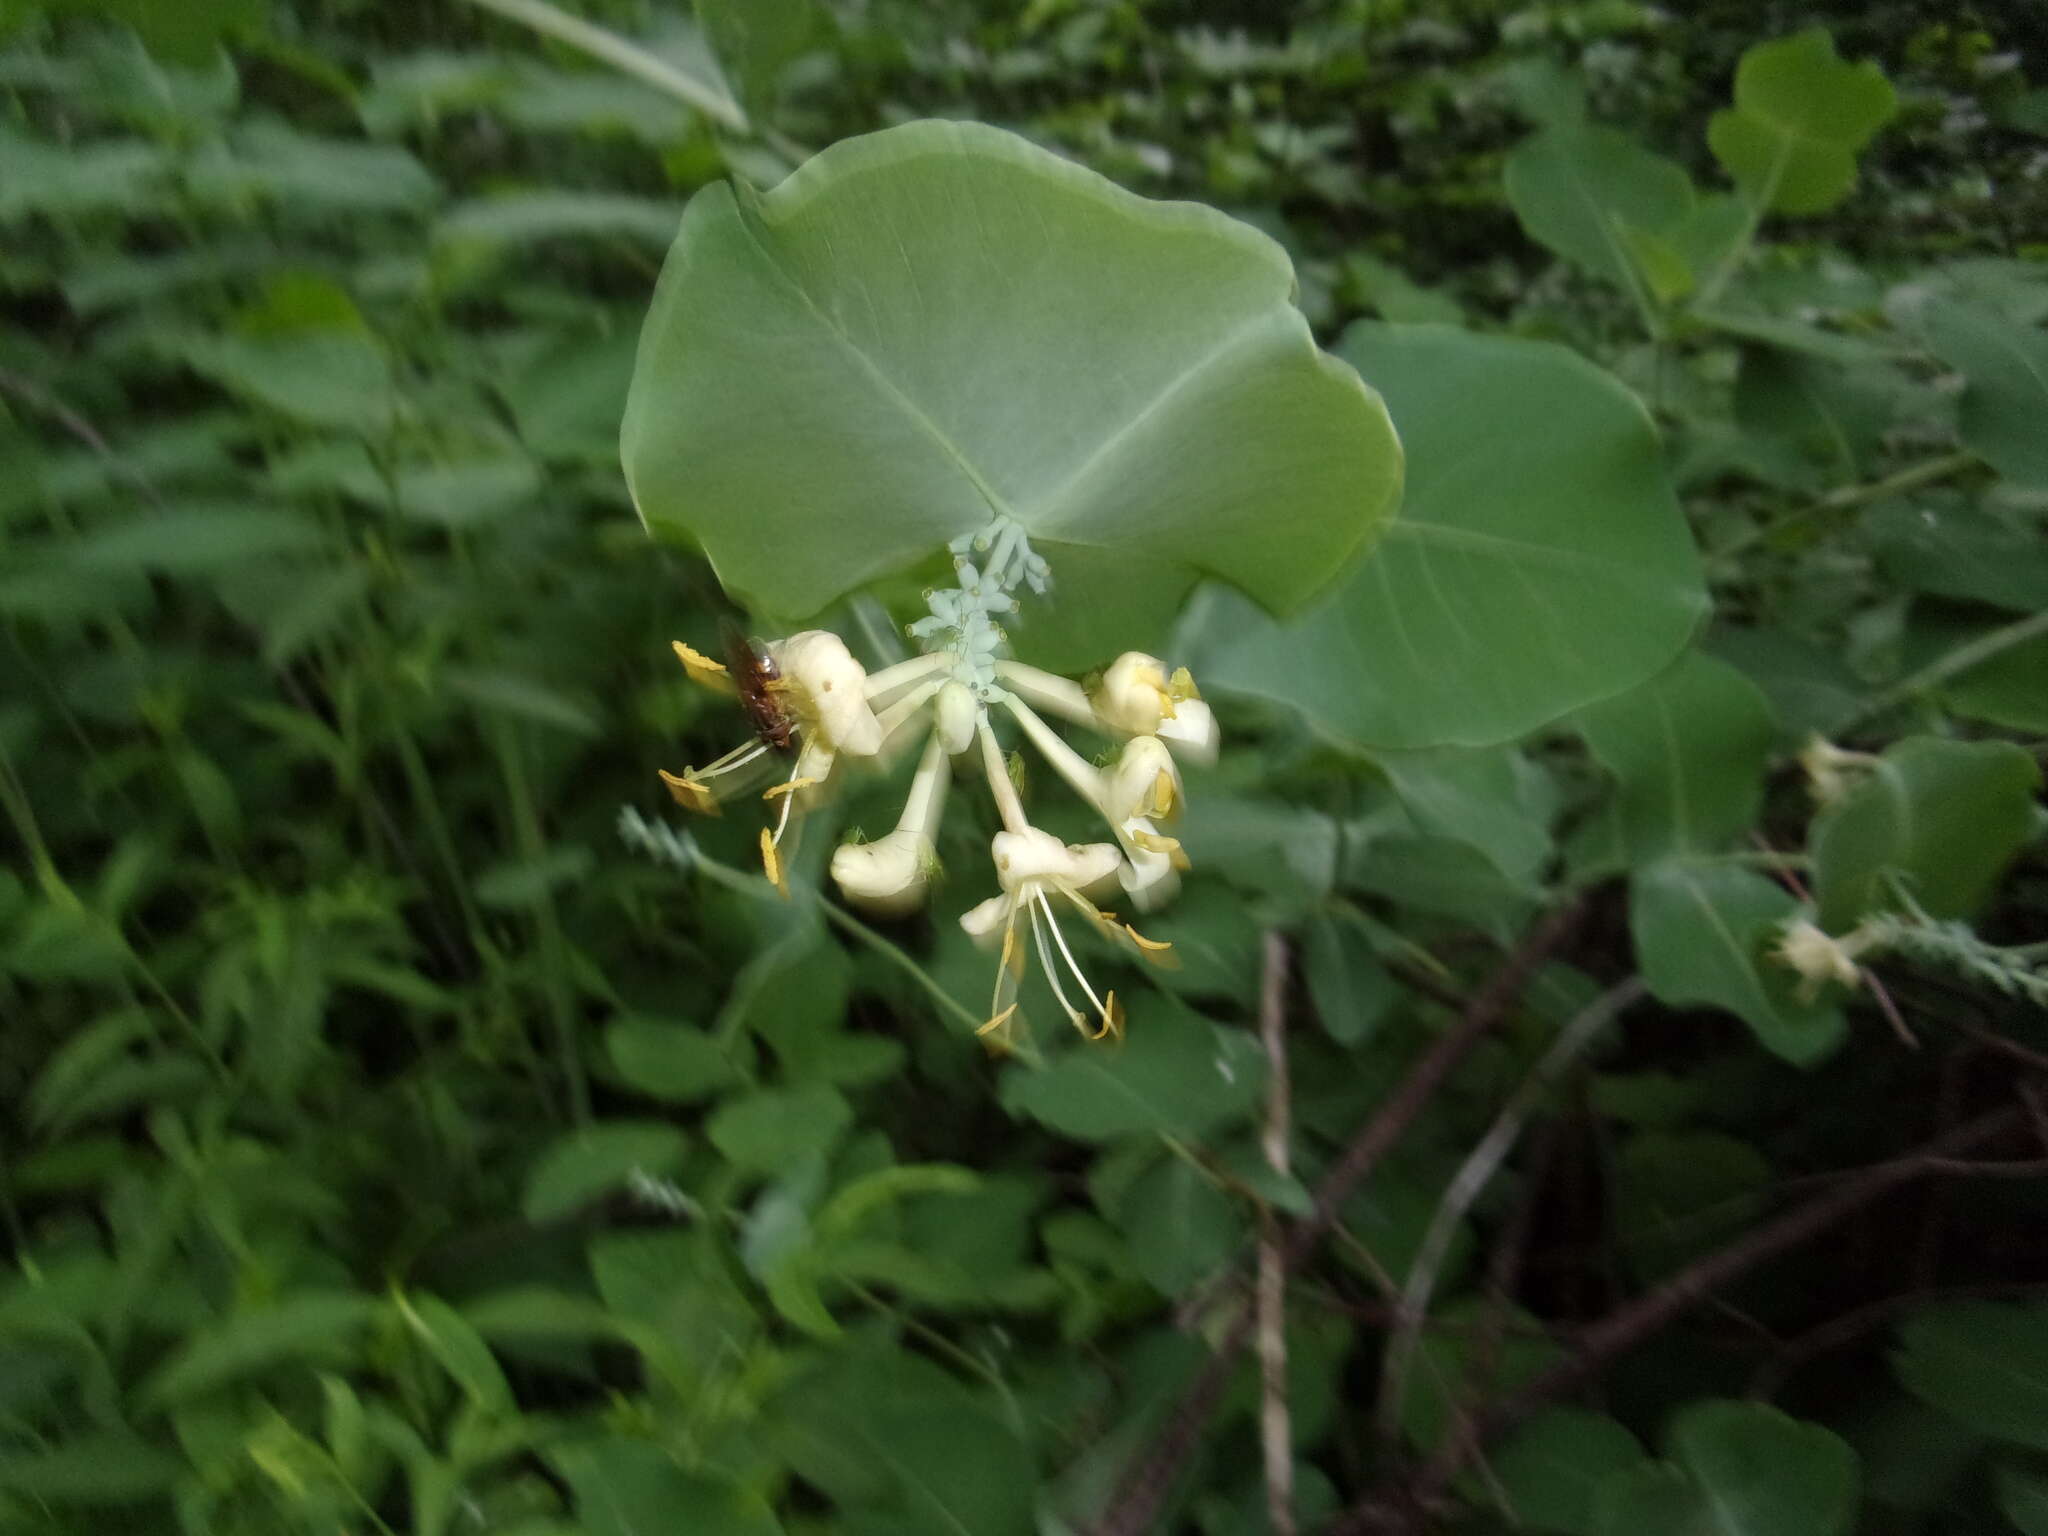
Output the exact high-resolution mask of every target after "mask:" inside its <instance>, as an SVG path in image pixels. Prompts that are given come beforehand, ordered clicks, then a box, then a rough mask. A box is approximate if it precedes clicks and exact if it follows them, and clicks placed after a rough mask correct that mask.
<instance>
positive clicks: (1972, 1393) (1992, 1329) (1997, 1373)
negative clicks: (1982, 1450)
mask: <svg viewBox="0 0 2048 1536" xmlns="http://www.w3.org/2000/svg"><path fill="white" fill-rule="evenodd" d="M1892 1368H1893V1369H1894V1370H1896V1371H1897V1372H1898V1376H1899V1380H1900V1381H1902V1382H1904V1383H1905V1385H1906V1386H1907V1388H1908V1389H1909V1390H1911V1391H1912V1392H1914V1393H1915V1394H1916V1395H1918V1396H1919V1397H1921V1398H1924V1399H1925V1400H1926V1401H1928V1402H1930V1403H1932V1404H1933V1405H1934V1406H1935V1407H1937V1408H1939V1409H1940V1410H1941V1411H1942V1412H1943V1413H1946V1414H1947V1415H1949V1417H1951V1418H1953V1419H1956V1420H1958V1421H1959V1422H1961V1423H1964V1424H1967V1425H1968V1426H1969V1427H1970V1428H1972V1429H1974V1430H1977V1431H1978V1432H1979V1433H1981V1434H1986V1435H1990V1436H1993V1437H1994V1438H1996V1439H1999V1440H2011V1441H2015V1442H2017V1443H2018V1444H2021V1445H2031V1446H2034V1447H2036V1448H2039V1449H2048V1307H2042V1306H2040V1305H2038V1304H2036V1305H2018V1304H2014V1303H2009V1302H1998V1301H1976V1300H1966V1301H1953V1302H1946V1303H1943V1304H1941V1305H1938V1306H1933V1307H1929V1308H1927V1309H1926V1310H1924V1311H1921V1312H1917V1313H1915V1314H1914V1315H1913V1316H1912V1317H1910V1318H1909V1319H1907V1320H1906V1322H1905V1323H1904V1324H1902V1325H1901V1326H1900V1328H1899V1349H1898V1351H1897V1352H1896V1353H1895V1354H1894V1355H1893V1356H1892Z"/></svg>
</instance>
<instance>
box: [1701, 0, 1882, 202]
mask: <svg viewBox="0 0 2048 1536" xmlns="http://www.w3.org/2000/svg"><path fill="white" fill-rule="evenodd" d="M1896 105H1897V96H1896V95H1895V94H1894V92H1893V91H1892V87H1891V82H1890V81H1888V80H1886V79H1885V77H1884V71H1883V70H1881V69H1879V68H1878V67H1877V65H1876V64H1875V63H1873V62H1872V61H1870V60H1868V59H1866V60H1864V61H1863V62H1862V63H1859V64H1851V63H1848V62H1847V61H1846V60H1844V59H1842V58H1841V57H1839V56H1838V55H1837V54H1836V52H1835V43H1834V39H1833V38H1831V37H1829V36H1828V34H1827V32H1826V31H1825V30H1824V29H1822V28H1820V27H1814V28H1812V29H1810V30H1808V31H1805V32H1801V33H1799V34H1798V35H1797V36H1796V37H1787V38H1781V39H1779V40H1778V41H1777V42H1771V43H1758V44H1757V45H1756V46H1755V47H1753V48H1751V49H1749V50H1748V51H1747V52H1745V53H1744V54H1743V55H1742V62H1741V63H1739V64H1738V65H1737V66H1736V68H1735V105H1734V106H1733V107H1730V108H1726V109H1724V110H1722V111H1719V112H1716V113H1715V114H1714V117H1713V121H1712V122H1710V123H1709V124H1708V125H1707V144H1708V146H1709V147H1710V148H1711V149H1712V150H1713V151H1714V158H1715V159H1717V160H1719V161H1720V162H1721V164H1722V166H1723V167H1725V168H1726V170H1727V172H1728V174H1729V175H1730V176H1733V177H1734V178H1735V181H1736V184H1737V185H1739V186H1740V187H1741V188H1742V190H1743V193H1744V195H1745V196H1747V197H1748V198H1749V200H1750V202H1751V203H1752V204H1753V205H1754V206H1756V207H1758V208H1768V209H1771V210H1773V211H1775V212H1778V213H1823V212H1825V211H1826V210H1827V209H1829V208H1832V207H1834V206H1835V204H1836V203H1839V202H1840V201H1841V200H1842V199H1843V198H1844V197H1846V196H1847V195H1848V193H1849V189H1850V188H1851V187H1852V186H1854V185H1855V183H1856V154H1857V151H1859V150H1861V149H1862V148H1863V146H1864V145H1865V144H1867V143H1869V142H1870V139H1871V136H1872V135H1873V134H1875V133H1876V132H1877V130H1878V129H1879V128H1882V127H1883V126H1884V124H1885V122H1886V120H1887V119H1889V118H1890V117H1891V115H1892V111H1893V108H1894V107H1895V106H1896Z"/></svg>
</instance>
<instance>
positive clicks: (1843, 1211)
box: [1330, 1106, 2026, 1536]
mask: <svg viewBox="0 0 2048 1536" xmlns="http://www.w3.org/2000/svg"><path fill="white" fill-rule="evenodd" d="M2025 1124H2026V1114H2025V1111H2024V1110H2022V1109H2021V1108H2019V1107H2018V1106H2014V1107H2011V1108H2007V1109H2001V1110H1998V1111H1995V1112H1994V1113H1992V1114H1988V1115H1984V1116H1981V1117H1980V1118H1978V1119H1975V1120H1972V1121H1969V1122H1968V1123H1967V1124H1964V1125H1960V1126H1958V1127H1956V1128H1955V1129H1954V1130H1951V1131H1948V1132H1946V1133H1945V1134H1943V1135H1941V1136H1938V1137H1936V1138H1935V1139H1934V1140H1932V1141H1930V1142H1928V1143H1927V1144H1926V1145H1925V1146H1924V1147H1922V1148H1921V1149H1920V1150H1919V1151H1918V1152H1915V1153H1912V1154H1910V1155H1908V1156H1906V1157H1901V1158H1896V1159H1894V1160H1892V1161H1890V1162H1885V1163H1877V1164H1874V1165H1872V1166H1871V1167H1868V1168H1865V1169H1863V1170H1862V1171H1861V1172H1860V1173H1857V1174H1854V1175H1852V1176H1850V1177H1848V1178H1845V1179H1844V1180H1842V1181H1841V1182H1840V1183H1839V1184H1837V1185H1836V1186H1835V1187H1834V1188H1833V1189H1831V1190H1829V1191H1828V1192H1827V1193H1825V1194H1822V1195H1819V1196H1816V1197H1815V1198H1814V1199H1812V1200H1810V1201H1808V1202H1807V1203H1806V1204H1804V1205H1801V1206H1798V1207H1796V1208H1795V1209H1793V1210H1790V1211H1787V1212H1786V1213H1785V1214H1784V1215H1782V1216H1780V1217H1778V1218H1777V1219H1776V1220H1775V1221H1769V1222H1766V1223H1765V1224H1764V1225H1763V1226H1760V1227H1757V1228H1755V1229H1754V1230H1753V1231H1751V1232H1749V1233H1747V1234H1745V1235H1744V1236H1742V1237H1741V1238H1738V1239H1737V1240H1736V1241H1735V1242H1733V1243H1730V1244H1729V1245H1728V1246H1727V1247H1725V1248H1722V1249H1720V1250H1718V1251H1717V1252H1714V1253H1711V1254H1709V1255H1707V1256H1706V1257H1705V1258H1703V1259H1700V1260H1699V1261H1698V1262H1696V1263H1694V1264H1691V1265H1688V1266H1687V1267H1686V1268H1685V1269H1683V1270H1681V1271H1680V1272H1679V1273H1678V1274H1676V1275H1673V1276H1672V1277H1671V1278H1670V1279H1669V1280H1667V1281H1665V1282H1664V1283H1663V1284H1662V1285H1660V1286H1658V1287H1657V1288H1656V1289H1655V1290H1653V1291H1651V1292H1650V1293H1649V1294H1648V1295H1645V1296H1642V1297H1639V1298H1638V1299H1637V1300H1635V1301H1633V1302H1630V1303H1629V1304H1628V1305H1627V1306H1624V1307H1622V1308H1621V1309H1619V1310H1618V1311H1616V1312H1614V1313H1612V1314H1610V1315H1609V1316H1608V1317H1607V1318H1606V1319H1605V1320H1604V1321H1602V1322H1599V1323H1596V1324H1594V1325H1593V1326H1592V1327H1590V1328H1588V1329H1586V1330H1585V1331H1584V1332H1582V1333H1581V1334H1580V1335H1579V1336H1578V1339H1577V1347H1576V1349H1575V1350H1574V1351H1573V1353H1572V1355H1571V1356H1570V1358H1568V1359H1566V1360H1564V1361H1561V1362H1560V1363H1559V1364H1557V1365H1555V1366H1553V1367H1552V1368H1551V1369H1550V1370H1548V1371H1546V1372H1544V1373H1543V1374H1542V1375H1541V1376H1538V1377H1537V1378H1536V1379H1535V1380H1534V1381H1532V1382H1530V1383H1529V1384H1528V1385H1527V1386H1525V1387H1523V1388H1522V1389H1521V1391H1519V1392H1517V1393H1515V1394H1514V1395H1513V1396H1512V1397H1509V1398H1508V1399H1506V1400H1505V1401H1504V1402H1501V1403H1499V1404H1497V1405H1495V1406H1494V1407H1493V1408H1491V1409H1489V1410H1488V1411H1487V1412H1485V1413H1483V1414H1481V1415H1480V1416H1479V1420H1478V1423H1477V1424H1476V1426H1475V1433H1474V1436H1473V1437H1472V1439H1471V1440H1470V1441H1465V1442H1446V1444H1445V1446H1444V1447H1443V1448H1441V1449H1439V1451H1438V1452H1437V1454H1436V1456H1435V1457H1433V1458H1432V1459H1431V1461H1430V1462H1429V1464H1428V1465H1427V1466H1425V1467H1424V1468H1423V1469H1422V1471H1421V1473H1420V1474H1419V1475H1418V1476H1417V1477H1416V1479H1415V1481H1414V1483H1413V1484H1412V1485H1411V1488H1410V1490H1409V1491H1408V1492H1406V1493H1404V1494H1397V1495H1395V1496H1394V1498H1393V1499H1392V1500H1388V1499H1387V1498H1385V1497H1376V1496H1368V1497H1367V1498H1366V1499H1364V1500H1361V1501H1360V1502H1359V1503H1358V1504H1356V1505H1354V1506H1353V1507H1352V1508H1351V1509H1350V1510H1349V1511H1347V1512H1346V1514H1345V1515H1344V1516H1343V1518H1342V1519H1340V1520H1339V1521H1338V1522H1337V1523H1336V1524H1335V1525H1333V1526H1332V1527H1331V1528H1330V1529H1331V1533H1332V1536H1362V1533H1364V1532H1368V1531H1389V1530H1404V1529H1407V1530H1417V1529H1422V1528H1424V1527H1423V1526H1422V1525H1421V1524H1419V1523H1418V1521H1420V1520H1421V1519H1422V1514H1421V1512H1422V1511H1424V1510H1426V1509H1428V1508H1429V1507H1430V1506H1432V1505H1433V1504H1435V1503H1436V1502H1437V1500H1439V1499H1440V1498H1441V1497H1442V1494H1443V1491H1444V1490H1445V1489H1446V1488H1448V1487H1449V1486H1450V1482H1451V1479H1452V1478H1453V1477H1455V1476H1456V1475H1457V1474H1458V1471H1459V1470H1460V1468H1461V1467H1462V1466H1463V1465H1464V1461H1465V1457H1466V1455H1467V1454H1468V1452H1469V1451H1470V1449H1471V1448H1472V1446H1473V1445H1475V1444H1476V1445H1480V1446H1483V1445H1485V1444H1486V1443H1487V1442H1489V1441H1491V1440H1493V1439H1495V1438H1497V1437H1498V1436H1499V1435H1501V1434H1502V1433H1504V1432H1505V1431H1507V1430H1509V1429H1512V1428H1513V1427H1514V1426H1515V1425H1517V1424H1519V1423H1520V1422H1521V1421H1522V1420H1523V1419H1525V1418H1527V1417H1528V1415H1529V1414H1530V1413H1531V1412H1533V1411H1534V1410H1535V1409H1536V1408H1538V1407H1540V1406H1541V1405H1542V1404H1544V1403H1546V1402H1549V1401H1550V1400H1551V1399H1552V1398H1555V1397H1558V1396H1561V1395H1562V1394H1564V1393H1566V1392H1569V1391H1571V1390H1573V1389H1574V1388H1576V1387H1579V1386H1581V1385H1583V1384H1584V1383H1586V1382H1587V1381H1590V1380H1591V1379H1592V1378H1594V1377H1595V1376H1597V1375H1599V1373H1600V1372H1601V1371H1602V1370H1604V1369H1605V1368H1606V1367H1607V1366H1608V1365H1609V1364H1611V1363H1612V1362H1613V1361H1614V1360H1616V1359H1617V1358H1619V1357H1620V1356H1622V1355H1624V1354H1627V1353H1628V1352H1629V1351H1630V1350H1632V1349H1634V1348H1635V1347H1636V1346H1637V1345H1639V1344H1641V1343H1643V1342H1644V1341H1645V1340H1647V1339H1649V1338H1650V1337H1651V1336H1652V1335H1654V1334H1656V1333H1658V1332H1659V1331H1661V1330H1662V1329H1664V1328H1665V1327H1667V1326H1668V1325H1670V1324H1671V1323H1672V1322H1674V1321H1676V1320H1677V1319H1678V1318H1679V1317H1681V1316H1683V1315H1684V1314H1685V1313H1686V1312H1688V1311H1690V1310H1691V1309H1692V1308H1693V1307H1695V1306H1698V1305H1699V1304H1700V1303H1702V1302H1704V1301H1706V1300H1707V1299H1709V1298H1710V1297H1711V1296H1712V1295H1713V1293H1714V1292H1715V1291H1717V1290H1719V1289H1721V1288H1722V1287H1723V1286H1725V1285H1727V1284H1728V1283H1729V1282H1730V1281H1731V1280H1734V1279H1735V1278H1736V1277H1737V1276H1739V1275H1742V1274H1745V1273H1747V1272H1748V1271H1749V1270H1751V1269H1754V1268H1755V1267H1756V1266H1757V1265H1759V1264H1761V1263H1763V1262H1764V1261H1765V1260H1767V1259H1771V1258H1774V1257H1776V1256H1777V1255H1778V1254H1780V1253H1783V1252H1784V1251H1785V1250H1786V1249H1788V1248H1794V1247H1797V1246H1798V1245H1799V1244H1800V1243H1803V1242H1806V1241H1807V1240H1809V1239H1811V1238H1813V1237H1816V1236H1818V1235H1819V1234H1820V1233H1822V1232H1824V1231H1826V1230H1827V1229H1828V1228H1829V1227H1831V1226H1833V1225H1834V1224H1835V1223H1836V1222H1839V1221H1841V1220H1843V1219H1845V1218H1846V1217H1849V1216H1852V1215H1854V1214H1855V1213H1856V1212H1857V1211H1859V1210H1861V1209H1863V1207H1865V1206H1867V1205H1869V1204H1871V1203H1872V1202H1874V1201H1876V1200H1878V1199H1880V1198H1882V1197H1883V1196H1885V1195H1887V1194H1889V1193H1891V1192H1892V1191H1893V1190H1895V1189H1898V1188H1899V1187H1901V1186H1902V1185H1905V1184H1908V1183H1911V1182H1912V1181H1913V1180H1915V1179H1919V1178H1925V1177H1929V1176H1934V1175H1941V1174H1953V1173H1976V1172H1979V1171H1981V1170H1982V1169H1984V1168H1985V1167H1986V1166H1989V1167H1993V1168H2003V1167H2007V1166H2010V1165H2006V1164H1989V1165H1986V1164H1980V1163H1971V1162H1966V1161H1963V1160H1962V1158H1961V1155H1962V1154H1964V1153H1967V1152H1971V1151H1974V1150H1975V1149H1977V1148H1978V1147H1981V1146H1984V1145H1986V1144H1987V1143H1989V1142H1993V1141H1996V1140H1997V1139H1998V1138H1999V1137H2001V1136H2006V1135H2009V1134H2011V1133H2012V1132H2013V1131H2015V1130H2017V1129H2020V1128H2022V1127H2023V1126H2025Z"/></svg>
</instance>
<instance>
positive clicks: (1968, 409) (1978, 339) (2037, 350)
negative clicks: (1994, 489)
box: [1918, 300, 2048, 487]
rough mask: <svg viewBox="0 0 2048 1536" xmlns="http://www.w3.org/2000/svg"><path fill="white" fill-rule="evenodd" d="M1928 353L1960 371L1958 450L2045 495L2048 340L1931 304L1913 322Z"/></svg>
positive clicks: (1967, 310)
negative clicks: (1962, 382) (2043, 422)
mask: <svg viewBox="0 0 2048 1536" xmlns="http://www.w3.org/2000/svg"><path fill="white" fill-rule="evenodd" d="M1918 320H1919V324H1920V326H1921V329H1922V330H1923V331H1924V332H1925V334H1926V337H1927V343H1928V345H1929V346H1930V347H1931V348H1933V350H1934V351H1935V353H1936V354H1937V355H1938V356H1939V357H1940V358H1941V360H1942V361H1943V362H1945V363H1947V364H1948V365H1949V366H1950V367H1952V368H1955V369H1958V370H1960V371H1961V373H1962V375H1963V378H1964V380H1965V388H1964V390H1963V402H1962V416H1961V421H1960V425H1961V427H1962V434H1963V442H1964V444H1965V445H1966V446H1967V447H1968V448H1969V449H1970V451H1971V452H1972V453H1975V454H1976V455H1978V456H1979V457H1980V458H1982V459H1983V460H1984V461H1985V462H1986V463H1987V464H1989V465H1991V466H1992V467H1993V468H1994V469H1996V470H1997V471H1998V472H1999V473H2000V474H2002V475H2008V476H2010V477H2011V478H2012V479H2014V480H2017V481H2019V482H2020V483H2021V484H2023V485H2031V486H2036V487H2048V440H2044V434H2043V433H2042V431H2041V420H2042V414H2043V412H2048V334H2044V333H2043V332H2042V331H2041V330H2040V329H2039V328H2038V327H2029V326H2018V325H2014V324H2013V323H2012V321H2011V320H2009V319H2008V318H2006V317H2005V316H2003V315H2000V314H1997V313H1995V312H1994V311H1992V310H1989V309H1986V308H1984V307H1982V306H1980V305H1973V304H1968V303H1962V302H1958V301H1954V300H1947V301H1944V300H1936V301H1934V302H1933V303H1930V304H1928V305H1927V306H1926V307H1925V308H1924V309H1922V310H1921V311H1920V313H1919V316H1918Z"/></svg>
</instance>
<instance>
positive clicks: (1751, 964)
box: [1629, 859, 1845, 1064]
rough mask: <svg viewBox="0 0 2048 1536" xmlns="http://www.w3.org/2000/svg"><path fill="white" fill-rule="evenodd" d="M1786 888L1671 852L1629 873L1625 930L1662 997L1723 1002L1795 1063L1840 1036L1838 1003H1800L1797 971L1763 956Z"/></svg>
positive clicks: (1790, 899)
mask: <svg viewBox="0 0 2048 1536" xmlns="http://www.w3.org/2000/svg"><path fill="white" fill-rule="evenodd" d="M1798 911H1799V902H1798V900H1797V899H1796V898H1794V896H1793V895H1792V893H1791V892H1790V891H1788V890H1786V889H1785V888H1784V887H1783V886H1781V885H1779V884H1778V883H1777V882H1776V881H1774V880H1771V879H1770V878H1768V877H1767V876H1765V875H1762V874H1759V873H1758V872H1757V871H1755V870H1753V869H1742V868H1740V867H1738V866H1735V865H1729V864H1707V863H1688V862H1686V861H1684V860H1680V859H1672V860H1669V861H1667V862H1665V863H1662V864H1656V865H1652V866H1651V867H1650V868H1648V869H1642V870H1638V871H1637V872H1636V874H1635V875H1634V877H1633V878H1632V879H1631V880H1630V881H1629V931H1630V933H1631V934H1632V935H1633V936H1634V938H1635V946H1636V963H1637V965H1639V966H1640V967H1641V968H1642V973H1643V980H1644V981H1646V982H1648V983H1649V987H1650V991H1651V992H1652V993H1653V994H1654V995H1655V996H1656V998H1657V999H1658V1001H1659V1002H1664V1003H1669V1004H1671V1005H1672V1006H1673V1007H1677V1008H1685V1007H1702V1006H1704V1007H1713V1008H1726V1009H1727V1010H1728V1011H1729V1012H1730V1013H1733V1014H1736V1015H1738V1016H1739V1017H1740V1018H1741V1019H1742V1020H1743V1022H1745V1023H1746V1024H1748V1025H1749V1027H1750V1028H1751V1029H1752V1030H1754V1031H1755V1032H1756V1037H1757V1039H1758V1040H1759V1041H1760V1042H1761V1043H1762V1044H1763V1045H1764V1047H1765V1048H1766V1049H1767V1050H1770V1051H1772V1052H1774V1053H1775V1054H1777V1055H1779V1056H1782V1057H1784V1058H1785V1059H1786V1060H1787V1061H1790V1062H1795V1063H1801V1064H1803V1063H1808V1062H1814V1061H1818V1060H1819V1059H1820V1058H1821V1057H1823V1056H1825V1055H1827V1054H1828V1053H1829V1052H1830V1051H1832V1050H1833V1049H1834V1048H1835V1047H1836V1046H1837V1045H1838V1044H1840V1043H1841V1039H1842V1034H1843V1030H1844V1028H1845V1025H1844V1021H1843V1018H1842V1010H1841V1006H1840V1005H1839V1004H1838V1003H1834V1002H1827V1003H1803V1002H1801V1001H1800V1000H1799V998H1798V997H1797V996H1796V994H1795V991H1794V985H1793V984H1794V980H1795V978H1794V975H1793V973H1792V972H1791V971H1790V970H1789V969H1788V968H1786V967H1783V966H1780V965H1779V964H1778V963H1777V962H1776V961H1774V960H1771V959H1770V958H1769V957H1768V950H1769V948H1770V946H1771V945H1772V944H1773V943H1775V941H1776V937H1777V934H1778V932H1779V930H1780V928H1781V926H1782V925H1783V924H1784V923H1785V921H1786V920H1787V919H1789V918H1791V917H1793V916H1795V915H1796V914H1797V913H1798Z"/></svg>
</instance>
